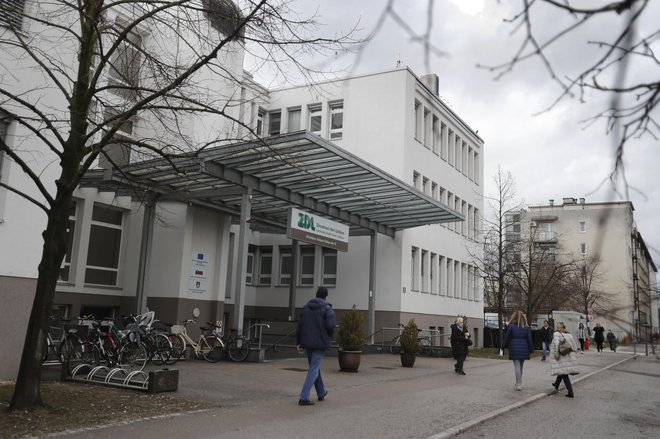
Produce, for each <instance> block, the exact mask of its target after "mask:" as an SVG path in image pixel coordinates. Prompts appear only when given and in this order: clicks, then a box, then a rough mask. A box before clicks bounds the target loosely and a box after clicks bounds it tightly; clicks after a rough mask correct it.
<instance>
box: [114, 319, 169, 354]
mask: <svg viewBox="0 0 660 439" xmlns="http://www.w3.org/2000/svg"><path fill="white" fill-rule="evenodd" d="M123 319H124V321H129V322H130V323H128V324H126V329H125V330H124V331H119V333H120V334H121V335H122V339H123V338H124V336H125V334H126V333H129V332H130V331H137V333H138V336H139V339H140V341H141V342H142V343H144V346H145V348H146V349H147V357H148V359H147V361H150V362H151V363H153V364H154V365H156V366H161V365H163V364H166V363H167V362H168V361H169V359H170V356H171V352H172V343H171V342H170V339H169V338H168V336H167V335H165V334H163V333H161V332H158V331H156V330H154V329H153V328H152V325H153V324H154V323H158V322H159V321H158V320H156V319H154V312H153V311H149V312H147V313H145V314H140V315H137V316H134V315H132V314H130V315H128V316H123Z"/></svg>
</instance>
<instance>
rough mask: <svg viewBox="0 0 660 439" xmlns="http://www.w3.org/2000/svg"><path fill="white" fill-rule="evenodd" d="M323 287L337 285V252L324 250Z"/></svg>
mask: <svg viewBox="0 0 660 439" xmlns="http://www.w3.org/2000/svg"><path fill="white" fill-rule="evenodd" d="M321 270H322V276H321V285H323V286H325V287H334V286H336V285H337V250H333V249H329V248H324V249H323V263H322V268H321Z"/></svg>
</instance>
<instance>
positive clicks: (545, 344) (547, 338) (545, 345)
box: [540, 320, 554, 361]
mask: <svg viewBox="0 0 660 439" xmlns="http://www.w3.org/2000/svg"><path fill="white" fill-rule="evenodd" d="M540 333H541V348H542V349H543V356H542V357H541V361H545V357H546V355H548V352H549V351H550V342H552V334H553V333H554V329H552V326H550V324H549V323H548V321H547V320H543V327H542V328H541V329H540Z"/></svg>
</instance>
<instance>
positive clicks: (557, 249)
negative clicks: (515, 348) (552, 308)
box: [512, 198, 658, 339]
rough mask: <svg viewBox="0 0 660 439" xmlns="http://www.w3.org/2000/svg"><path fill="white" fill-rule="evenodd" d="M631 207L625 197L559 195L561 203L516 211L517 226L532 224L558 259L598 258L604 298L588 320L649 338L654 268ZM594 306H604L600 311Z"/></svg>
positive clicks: (598, 284)
mask: <svg viewBox="0 0 660 439" xmlns="http://www.w3.org/2000/svg"><path fill="white" fill-rule="evenodd" d="M633 212H634V207H633V204H632V203H631V202H629V201H621V202H594V203H587V202H586V201H585V199H584V198H580V199H575V198H563V202H562V204H557V203H555V202H554V200H550V202H549V204H545V205H532V206H528V209H527V210H523V211H522V212H520V213H516V214H515V215H518V214H519V215H520V216H519V217H518V218H519V220H520V225H521V226H522V227H518V230H521V229H522V230H530V226H533V227H534V229H535V233H534V234H533V235H531V236H533V240H534V241H535V242H536V244H538V245H544V246H546V247H547V248H548V251H549V252H550V253H552V254H554V255H556V257H557V259H562V260H564V261H568V260H572V261H577V262H579V261H580V260H584V261H587V260H589V261H595V260H597V261H598V262H597V263H596V264H597V265H596V266H595V276H594V277H593V278H594V284H593V285H592V287H593V288H594V289H595V290H598V291H600V292H602V293H603V294H602V296H603V297H604V298H605V300H606V302H607V303H602V304H599V305H601V306H600V307H599V306H596V307H594V308H595V309H593V310H588V311H589V316H588V317H587V319H588V320H589V322H588V324H589V325H593V324H595V323H597V322H598V323H601V324H602V325H603V326H604V327H605V328H606V329H612V330H613V332H615V334H616V335H617V336H619V337H623V336H631V337H632V336H636V337H638V338H641V339H645V338H646V339H648V336H649V334H650V333H651V331H655V332H657V330H658V329H657V328H658V320H657V314H658V313H657V287H656V273H657V269H656V266H655V264H654V262H653V259H652V257H651V254H650V253H649V251H648V249H647V247H646V245H645V243H644V240H643V238H642V235H641V233H640V232H639V230H638V229H637V226H636V224H635V219H634V215H633ZM512 218H513V216H512ZM592 263H593V262H592ZM585 275H586V273H585ZM598 308H601V309H602V308H606V309H607V311H604V310H603V311H601V312H600V313H599V312H598ZM545 311H549V310H545ZM576 311H580V312H582V311H583V310H582V309H576ZM653 328H655V329H653Z"/></svg>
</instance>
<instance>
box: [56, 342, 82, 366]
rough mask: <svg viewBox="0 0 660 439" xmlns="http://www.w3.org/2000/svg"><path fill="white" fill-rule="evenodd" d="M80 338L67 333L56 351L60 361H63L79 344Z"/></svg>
mask: <svg viewBox="0 0 660 439" xmlns="http://www.w3.org/2000/svg"><path fill="white" fill-rule="evenodd" d="M80 343H81V342H80V339H79V338H78V337H76V336H75V335H69V336H67V338H65V339H64V341H63V342H62V343H61V344H60V350H59V352H58V354H57V355H58V358H59V359H60V362H61V363H64V362H65V361H66V359H67V358H68V357H69V353H70V352H71V351H72V350H73V349H74V348H75V347H76V346H78V345H79V344H80Z"/></svg>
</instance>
